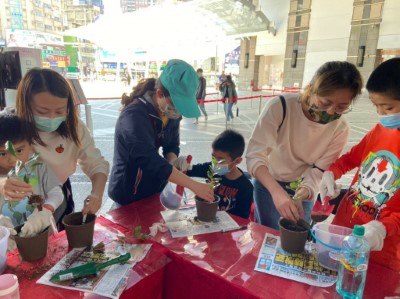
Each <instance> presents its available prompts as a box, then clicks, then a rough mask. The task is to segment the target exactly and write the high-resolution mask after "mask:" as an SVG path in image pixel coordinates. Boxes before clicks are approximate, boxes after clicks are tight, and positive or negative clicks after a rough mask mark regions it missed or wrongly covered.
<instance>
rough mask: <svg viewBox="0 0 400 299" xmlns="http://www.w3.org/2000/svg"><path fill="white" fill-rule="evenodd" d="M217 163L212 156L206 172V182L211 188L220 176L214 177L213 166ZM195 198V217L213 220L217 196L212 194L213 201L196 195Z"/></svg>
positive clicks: (215, 185)
mask: <svg viewBox="0 0 400 299" xmlns="http://www.w3.org/2000/svg"><path fill="white" fill-rule="evenodd" d="M217 165H218V161H217V159H215V158H214V157H212V160H211V165H210V169H209V170H208V172H207V180H206V182H207V184H209V185H210V186H211V187H212V188H213V189H215V188H216V187H218V185H219V182H220V181H221V178H216V177H215V175H216V173H215V167H216V166H217ZM195 198H196V209H197V219H198V220H200V221H204V222H211V221H214V220H215V217H216V215H217V210H218V205H219V200H220V198H219V196H218V195H215V194H214V201H212V202H209V201H207V200H205V199H202V198H200V197H198V196H196V197H195Z"/></svg>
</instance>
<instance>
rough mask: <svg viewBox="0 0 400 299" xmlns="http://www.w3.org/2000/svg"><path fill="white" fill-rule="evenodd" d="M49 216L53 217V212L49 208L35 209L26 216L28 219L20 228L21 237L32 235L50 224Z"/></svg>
mask: <svg viewBox="0 0 400 299" xmlns="http://www.w3.org/2000/svg"><path fill="white" fill-rule="evenodd" d="M51 217H53V213H52V212H51V211H50V210H48V209H43V210H42V211H38V210H37V209H35V210H34V211H33V213H32V214H31V215H30V216H29V217H28V221H27V222H25V224H24V226H23V227H22V228H21V233H20V234H19V235H20V236H21V237H33V236H35V235H37V234H38V233H40V232H42V231H43V230H44V229H45V228H47V227H49V226H50V224H51Z"/></svg>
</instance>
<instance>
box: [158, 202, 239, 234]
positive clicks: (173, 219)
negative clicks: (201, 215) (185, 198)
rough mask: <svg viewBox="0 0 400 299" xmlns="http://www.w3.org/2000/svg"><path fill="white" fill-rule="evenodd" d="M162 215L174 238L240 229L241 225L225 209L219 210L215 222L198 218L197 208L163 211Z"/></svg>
mask: <svg viewBox="0 0 400 299" xmlns="http://www.w3.org/2000/svg"><path fill="white" fill-rule="evenodd" d="M161 215H162V217H163V219H164V221H165V224H166V226H167V227H168V229H169V231H170V232H171V235H172V237H173V238H180V237H187V236H194V235H202V234H208V233H215V232H224V231H230V230H235V229H239V228H240V226H239V225H238V224H237V223H236V221H235V220H233V219H232V217H231V216H229V214H228V213H227V212H225V211H218V212H217V216H216V218H215V220H214V221H213V222H202V221H200V220H198V219H197V214H196V209H195V208H189V209H180V210H166V211H162V212H161Z"/></svg>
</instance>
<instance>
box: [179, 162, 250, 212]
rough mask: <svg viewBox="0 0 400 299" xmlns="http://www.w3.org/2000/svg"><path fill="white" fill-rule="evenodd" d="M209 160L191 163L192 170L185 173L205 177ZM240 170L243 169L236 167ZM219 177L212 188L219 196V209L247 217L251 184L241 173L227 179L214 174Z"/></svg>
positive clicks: (209, 164) (209, 163) (208, 167)
mask: <svg viewBox="0 0 400 299" xmlns="http://www.w3.org/2000/svg"><path fill="white" fill-rule="evenodd" d="M210 166H211V162H208V163H201V164H196V165H193V167H192V170H189V171H188V172H187V173H186V174H187V175H188V176H190V177H200V178H207V172H208V170H209V169H210ZM238 169H239V170H240V172H242V173H243V171H242V170H241V169H240V168H238ZM215 177H217V178H221V181H220V184H219V186H218V187H217V188H215V189H214V194H216V195H218V196H219V197H220V201H219V209H220V210H222V211H227V212H228V213H230V214H233V215H236V216H239V217H242V218H245V219H247V218H249V214H250V208H251V204H252V203H253V185H252V184H251V182H250V180H249V179H248V178H247V177H246V175H245V174H244V173H243V175H241V176H240V177H238V178H237V179H236V180H228V179H227V178H226V177H225V176H219V175H216V176H215Z"/></svg>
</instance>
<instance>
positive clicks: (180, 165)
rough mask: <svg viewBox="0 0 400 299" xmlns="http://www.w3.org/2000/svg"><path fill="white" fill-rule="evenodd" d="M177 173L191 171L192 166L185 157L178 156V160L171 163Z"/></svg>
mask: <svg viewBox="0 0 400 299" xmlns="http://www.w3.org/2000/svg"><path fill="white" fill-rule="evenodd" d="M171 164H172V166H175V168H176V169H178V170H179V171H188V170H191V169H192V165H191V164H190V163H188V162H187V156H180V157H178V159H176V160H174V161H172V162H171Z"/></svg>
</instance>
